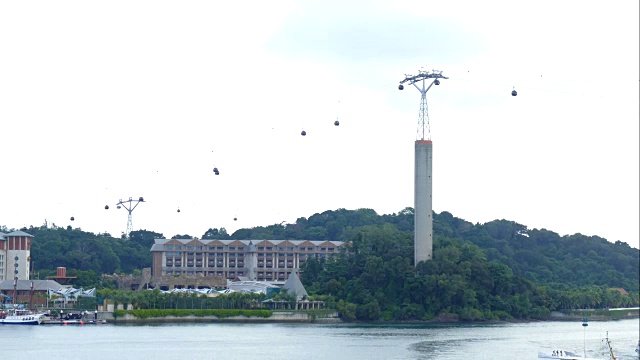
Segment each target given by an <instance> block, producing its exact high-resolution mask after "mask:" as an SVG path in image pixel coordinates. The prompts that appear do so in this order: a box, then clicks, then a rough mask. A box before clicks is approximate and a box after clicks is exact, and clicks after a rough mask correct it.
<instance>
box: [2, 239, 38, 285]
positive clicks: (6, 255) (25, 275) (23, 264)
mask: <svg viewBox="0 0 640 360" xmlns="http://www.w3.org/2000/svg"><path fill="white" fill-rule="evenodd" d="M32 239H33V236H31V235H29V234H27V233H26V232H24V231H13V232H10V233H8V234H4V233H1V232H0V281H3V280H9V279H10V280H13V279H16V278H17V279H18V280H29V264H30V261H31V240H32Z"/></svg>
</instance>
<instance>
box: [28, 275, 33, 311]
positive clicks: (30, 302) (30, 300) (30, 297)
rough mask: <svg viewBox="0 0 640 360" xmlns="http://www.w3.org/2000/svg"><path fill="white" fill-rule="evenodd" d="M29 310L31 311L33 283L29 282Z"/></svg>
mask: <svg viewBox="0 0 640 360" xmlns="http://www.w3.org/2000/svg"><path fill="white" fill-rule="evenodd" d="M29 310H33V281H32V282H31V294H30V296H29Z"/></svg>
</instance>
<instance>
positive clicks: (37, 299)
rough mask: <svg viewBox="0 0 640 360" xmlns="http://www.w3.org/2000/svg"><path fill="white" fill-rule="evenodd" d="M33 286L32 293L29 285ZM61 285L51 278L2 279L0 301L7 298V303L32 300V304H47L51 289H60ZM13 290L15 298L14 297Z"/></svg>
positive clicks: (22, 302)
mask: <svg viewBox="0 0 640 360" xmlns="http://www.w3.org/2000/svg"><path fill="white" fill-rule="evenodd" d="M32 286H33V294H32V293H31V287H32ZM62 287H63V286H62V285H60V284H59V283H57V282H56V281H53V280H17V281H15V280H11V279H9V280H4V281H0V298H1V299H0V303H1V302H5V301H6V300H8V299H9V298H11V301H10V302H8V303H16V304H25V303H27V304H28V303H30V302H32V305H33V306H47V303H48V299H49V293H50V291H51V290H59V289H62ZM14 291H15V299H13V297H14Z"/></svg>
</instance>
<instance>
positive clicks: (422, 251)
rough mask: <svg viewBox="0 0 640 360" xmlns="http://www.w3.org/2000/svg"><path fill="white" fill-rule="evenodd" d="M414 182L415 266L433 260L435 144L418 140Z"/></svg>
mask: <svg viewBox="0 0 640 360" xmlns="http://www.w3.org/2000/svg"><path fill="white" fill-rule="evenodd" d="M415 159H416V163H415V181H414V195H413V196H414V197H413V204H414V208H413V209H414V232H413V243H414V261H415V262H414V264H416V265H417V264H418V263H419V262H420V261H427V260H431V259H432V257H433V256H432V255H433V218H432V217H431V215H432V214H433V207H432V201H431V199H432V191H433V186H432V184H433V182H432V179H433V177H432V175H433V171H432V169H433V166H432V164H433V162H432V159H433V144H432V142H431V140H416V149H415Z"/></svg>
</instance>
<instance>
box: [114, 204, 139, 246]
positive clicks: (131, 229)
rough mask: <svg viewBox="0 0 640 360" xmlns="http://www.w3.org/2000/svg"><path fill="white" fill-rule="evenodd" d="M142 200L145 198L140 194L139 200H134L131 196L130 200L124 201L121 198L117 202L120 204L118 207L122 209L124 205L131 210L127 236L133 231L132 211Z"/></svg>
mask: <svg viewBox="0 0 640 360" xmlns="http://www.w3.org/2000/svg"><path fill="white" fill-rule="evenodd" d="M141 202H144V198H143V197H142V196H140V197H139V198H138V200H133V199H132V198H129V200H125V201H122V199H120V201H118V203H117V204H116V205H117V206H118V207H117V208H118V209H120V206H121V205H122V207H124V208H125V209H127V211H128V212H129V217H128V218H127V232H126V235H127V238H128V237H129V234H130V233H131V231H133V220H132V217H131V213H132V212H133V210H134V209H135V208H136V207H137V206H138V204H139V203H141ZM127 203H128V205H127ZM134 203H135V204H134Z"/></svg>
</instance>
